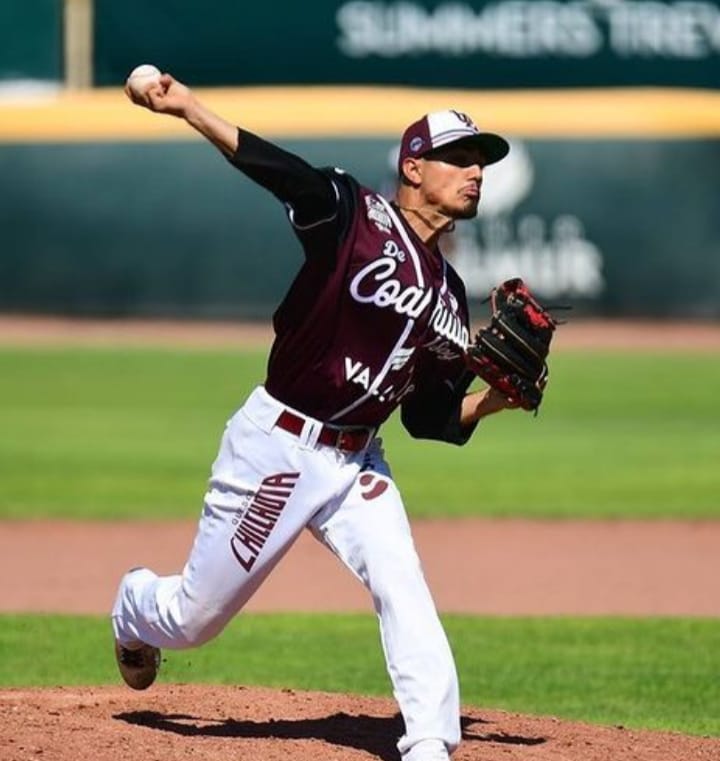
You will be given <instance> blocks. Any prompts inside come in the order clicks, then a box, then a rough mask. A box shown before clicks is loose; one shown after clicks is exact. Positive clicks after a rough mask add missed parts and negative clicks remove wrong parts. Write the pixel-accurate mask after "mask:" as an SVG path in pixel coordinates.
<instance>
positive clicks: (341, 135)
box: [0, 0, 720, 319]
mask: <svg viewBox="0 0 720 761" xmlns="http://www.w3.org/2000/svg"><path fill="white" fill-rule="evenodd" d="M718 28H720V6H719V5H718V3H716V2H683V1H679V2H653V3H651V2H643V1H641V0H636V1H632V2H621V3H608V2H600V1H599V0H598V1H597V2H583V3H579V2H515V1H514V0H513V1H508V2H472V3H469V2H466V3H456V2H452V3H450V2H419V1H418V0H413V1H412V2H372V1H369V0H367V1H366V0H343V1H341V0H321V1H320V2H315V3H313V5H312V10H308V9H306V8H304V7H301V6H298V5H296V4H294V3H280V4H270V3H268V4H264V5H262V6H253V7H252V8H250V9H248V8H245V7H244V6H243V5H241V4H238V3H234V2H229V1H228V2H221V3H215V4H214V5H213V12H212V13H205V12H203V13H198V12H197V6H196V4H195V3H188V2H181V1H180V0H160V1H158V2H153V3H147V2H143V0H127V1H126V2H123V3H121V4H118V3H114V2H110V1H109V0H97V2H95V3H91V2H90V1H89V0H67V2H65V3H62V2H59V0H37V2H34V3H32V4H30V3H26V2H22V0H7V1H6V2H4V3H3V5H2V8H1V9H0V170H1V171H2V176H3V177H4V178H5V180H6V181H4V182H3V183H1V184H0V226H1V227H2V229H3V231H4V233H3V237H2V256H1V257H0V310H2V311H5V312H7V311H14V312H45V313H60V314H74V315H114V316H117V315H151V316H152V315H154V316H199V317H231V318H235V317H249V318H258V319H264V318H267V317H268V315H269V314H270V312H271V310H272V308H273V306H274V305H275V304H276V303H277V300H278V299H279V297H280V296H281V295H282V293H283V290H284V288H285V286H286V285H287V283H288V282H289V279H290V278H291V277H292V273H293V272H294V271H295V269H296V267H297V265H298V262H299V255H300V254H299V247H298V245H297V243H296V242H295V241H294V239H293V237H292V235H291V233H290V231H289V229H288V227H287V225H286V224H284V222H283V211H282V209H281V208H279V205H278V204H277V203H276V202H275V201H273V200H272V199H271V198H268V197H266V196H265V195H264V194H261V193H257V192H256V191H255V189H254V188H253V187H251V186H250V185H249V184H248V183H246V182H243V181H242V178H241V177H240V176H238V175H237V174H236V173H234V172H233V171H231V170H230V169H229V168H226V167H224V166H223V165H222V159H220V158H219V157H218V156H215V155H213V154H212V149H211V148H209V147H208V146H207V145H206V144H204V143H203V142H201V141H200V140H198V139H196V137H195V136H194V134H192V132H191V130H189V128H187V127H185V126H184V125H181V124H179V123H177V124H173V123H169V120H163V119H159V118H157V117H153V116H151V115H149V114H147V113H143V112H140V111H139V110H138V109H132V108H129V107H128V104H127V102H126V101H125V100H124V98H123V96H122V92H121V87H122V84H123V82H124V79H125V77H126V75H127V73H128V72H129V70H130V69H132V68H133V67H134V66H135V65H136V64H137V63H140V62H154V63H155V64H157V65H158V66H159V67H160V68H161V69H164V70H168V71H171V72H173V73H174V74H175V75H176V76H177V77H178V78H179V79H181V80H183V81H185V82H187V83H188V84H190V85H191V86H193V87H197V88H207V93H204V94H205V96H206V97H207V98H208V101H209V102H210V104H211V105H212V106H213V107H216V108H217V109H218V110H220V111H221V112H222V113H223V114H224V115H226V116H227V117H228V118H230V119H234V120H236V121H237V122H238V123H242V124H243V126H246V127H248V128H249V129H254V130H257V131H258V132H260V133H261V134H263V135H266V136H268V137H271V138H273V139H276V140H278V141H279V142H281V143H282V144H283V145H284V146H286V147H288V148H289V149H290V150H294V151H297V152H299V153H300V154H301V155H304V156H306V157H307V158H308V159H309V160H310V161H313V162H316V163H318V164H321V165H338V166H341V167H343V168H345V169H347V170H348V171H351V172H353V173H355V174H356V175H357V176H358V177H359V179H361V181H363V182H365V183H366V184H368V185H370V186H374V187H383V188H387V189H388V190H389V191H391V190H392V184H393V181H394V175H393V153H394V150H396V145H397V139H398V135H399V133H400V132H401V130H402V129H403V128H404V126H406V125H407V124H408V123H409V122H410V121H412V120H414V119H415V118H417V116H418V115H419V114H421V113H424V112H426V111H428V110H432V109H434V108H444V107H457V108H462V109H464V110H466V111H468V112H469V113H471V114H472V115H473V116H474V117H475V119H476V120H477V121H478V122H479V123H480V125H481V126H482V127H484V128H487V129H491V130H495V131H499V132H501V133H503V134H506V135H508V137H509V138H510V139H511V140H512V142H513V147H514V150H513V152H512V154H511V157H510V158H509V159H508V161H507V162H505V163H504V164H503V165H502V171H499V168H495V167H493V168H491V169H490V170H489V171H488V177H487V183H486V191H485V198H484V202H483V211H482V213H481V215H480V216H479V218H478V219H477V220H475V221H473V222H468V223H465V224H462V225H459V226H458V230H457V232H456V234H455V235H454V236H451V237H449V238H448V239H447V242H446V249H447V251H448V253H449V255H451V256H452V258H453V260H454V262H455V263H456V265H457V266H458V268H459V270H460V272H461V274H462V275H463V276H464V277H465V279H466V281H467V283H468V289H469V292H470V295H471V297H472V298H473V299H478V300H479V299H482V298H484V297H485V295H486V294H487V292H488V290H489V288H490V287H491V286H492V285H493V284H495V283H496V282H498V281H499V280H500V279H502V278H504V277H506V276H509V275H512V274H516V273H517V272H522V273H523V274H524V276H525V277H526V279H527V280H528V281H529V282H530V283H531V284H532V285H533V286H534V287H535V288H536V289H537V290H538V292H539V293H540V295H541V296H543V297H546V298H551V299H553V300H556V299H557V298H560V299H562V300H563V301H567V302H568V303H571V304H573V306H574V308H575V312H574V314H575V315H577V316H583V315H595V316H612V317H617V316H634V317H643V316H644V317H690V318H706V319H708V318H709V319H716V318H718V317H720V257H718V255H717V253H718V249H719V248H720V224H719V223H718V220H719V219H720V208H719V207H720V195H719V194H718V193H717V192H716V177H717V169H718V166H720V143H719V142H718V136H720V93H718V90H717V88H718V86H719V85H720V66H718V55H719V52H720V41H719V40H720V35H718V33H717V29H718ZM9 178H12V181H11V182H10V181H7V180H8V179H9ZM158 219H162V220H165V221H166V223H165V224H161V225H160V224H158V222H157V220H158ZM170 220H178V221H179V220H182V224H168V223H167V222H168V221H170ZM698 273H703V275H702V277H703V286H704V287H703V288H702V289H698V288H697V282H698Z"/></svg>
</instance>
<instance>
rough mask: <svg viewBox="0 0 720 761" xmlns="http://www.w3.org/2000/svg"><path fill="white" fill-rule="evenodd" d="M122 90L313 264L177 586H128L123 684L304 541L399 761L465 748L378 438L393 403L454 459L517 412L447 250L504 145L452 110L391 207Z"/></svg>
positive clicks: (425, 132)
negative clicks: (344, 605) (341, 596)
mask: <svg viewBox="0 0 720 761" xmlns="http://www.w3.org/2000/svg"><path fill="white" fill-rule="evenodd" d="M126 92H127V94H128V96H129V97H130V98H131V100H132V101H133V102H134V103H136V104H137V105H140V106H143V107H145V108H147V109H149V110H151V111H154V112H157V113H159V114H169V115H173V116H176V117H179V118H181V119H184V120H185V121H186V122H187V123H188V124H189V125H190V126H191V127H193V128H194V129H195V130H197V131H198V132H199V133H200V134H201V135H202V136H204V137H205V138H206V139H207V140H208V141H210V142H211V143H212V144H214V145H215V146H216V147H217V148H218V149H219V150H220V151H221V152H222V153H223V154H224V155H225V157H226V158H227V160H228V161H229V163H230V164H231V165H232V166H234V167H235V168H236V169H238V170H240V172H242V174H244V175H245V176H246V177H248V178H249V179H250V180H251V181H253V182H255V183H256V184H258V185H260V186H261V187H263V188H265V189H266V190H267V191H269V192H270V193H272V194H273V195H274V196H275V197H276V198H277V199H278V200H279V201H280V202H281V203H282V204H284V206H285V209H286V211H287V218H288V222H289V224H290V225H291V226H292V230H293V232H294V233H295V235H296V237H297V239H298V241H299V243H300V246H301V247H302V251H303V253H304V258H303V261H302V266H301V267H300V269H299V272H298V274H297V276H296V278H295V280H294V282H293V283H292V285H291V286H290V288H289V291H288V292H287V295H286V296H285V298H284V300H283V301H282V303H281V304H280V305H279V307H278V308H277V311H276V312H275V314H274V317H273V326H274V330H275V340H274V343H273V345H272V349H271V352H270V356H269V361H268V366H267V375H266V377H265V379H264V382H263V383H262V384H261V385H258V386H257V388H256V389H255V390H254V391H253V392H252V393H251V394H250V396H249V397H248V398H247V399H246V400H245V402H244V404H243V405H242V406H241V407H240V409H239V410H238V411H237V412H236V413H235V414H234V415H233V416H232V417H231V418H230V420H229V421H228V423H227V426H226V428H225V431H224V434H223V437H222V441H221V443H220V448H219V452H218V455H217V459H216V460H215V462H214V464H213V466H212V472H211V475H210V479H209V484H208V488H207V493H206V494H205V499H204V507H203V511H202V516H201V518H200V522H199V526H198V532H197V536H196V539H195V542H194V545H193V548H192V551H191V553H190V556H189V558H188V561H187V563H186V565H185V567H184V569H183V571H182V573H180V574H178V575H174V576H166V577H159V576H157V575H156V574H155V573H153V572H152V571H151V570H149V569H147V568H139V569H134V570H132V571H130V572H129V573H127V574H126V575H125V576H124V577H123V579H122V581H121V584H120V587H119V590H118V593H117V598H116V601H115V605H114V608H113V611H112V623H113V628H114V634H115V640H116V642H115V652H116V657H117V660H118V665H119V668H120V672H121V674H122V676H123V678H124V679H125V681H126V682H127V684H128V685H129V686H131V687H133V688H135V689H145V688H146V687H148V686H149V685H150V684H151V683H152V682H153V681H154V679H155V676H156V674H157V670H158V667H159V664H160V649H161V648H170V649H173V648H189V647H195V646H198V645H201V644H202V643H204V642H207V641H208V640H209V639H211V638H212V637H215V636H216V635H217V634H218V633H219V632H220V631H221V630H222V629H223V627H224V626H225V625H226V624H227V623H228V622H229V621H230V620H231V619H232V618H233V616H235V615H236V614H237V613H238V612H239V611H240V610H241V609H242V608H243V606H244V605H245V603H246V602H247V601H248V600H249V599H250V597H251V596H252V595H253V593H254V592H255V591H256V590H257V589H258V587H259V586H260V585H261V584H262V583H263V581H264V579H265V578H266V577H267V575H268V574H269V573H270V572H271V571H272V569H273V568H274V567H275V565H276V564H277V563H278V562H279V561H280V560H281V559H282V557H283V555H284V554H285V553H286V552H287V550H288V549H289V548H290V547H291V545H292V544H293V542H294V541H295V539H296V538H297V537H298V535H299V534H300V532H301V531H303V529H305V528H309V529H310V531H312V533H313V534H314V536H315V537H316V538H317V539H318V540H319V541H320V542H321V543H322V544H323V545H325V546H326V547H327V548H328V549H329V550H331V551H332V552H333V553H335V555H336V556H337V557H338V558H339V559H340V561H341V562H342V563H344V564H345V565H346V566H347V568H348V569H349V570H350V571H351V572H352V573H353V574H354V575H355V576H356V577H357V578H358V579H359V580H360V581H361V582H362V583H363V584H364V585H365V586H366V587H367V589H368V591H369V593H370V595H371V596H372V601H373V604H374V607H375V610H376V612H377V616H378V619H379V625H380V634H381V639H382V646H383V651H384V655H385V659H386V663H387V669H388V672H389V675H390V679H391V681H392V685H393V692H394V696H395V698H396V700H397V702H398V705H399V707H400V711H401V712H402V716H403V718H404V722H405V732H404V734H403V736H402V737H401V738H400V740H399V742H398V750H399V752H400V754H401V757H402V759H404V761H443V760H444V761H447V759H448V758H449V755H450V754H451V753H452V752H453V750H454V749H455V748H456V747H457V746H458V744H459V742H460V720H459V712H460V701H459V695H458V680H457V676H456V670H455V665H454V661H453V656H452V653H451V651H450V648H449V646H448V642H447V639H446V636H445V633H444V631H443V627H442V625H441V622H440V620H439V617H438V615H437V613H436V609H435V606H434V603H433V600H432V598H431V595H430V592H429V590H428V587H427V585H426V582H425V579H424V577H423V572H422V569H421V565H420V562H419V560H418V556H417V554H416V551H415V547H414V545H413V539H412V536H411V532H410V527H409V524H408V519H407V517H406V513H405V509H404V506H403V502H402V498H401V496H400V493H399V491H398V488H397V486H396V484H395V482H394V480H393V477H392V475H391V472H390V469H389V467H388V464H387V462H386V460H385V456H384V453H383V450H382V448H381V441H380V439H379V438H378V431H379V429H380V427H381V426H382V424H383V422H384V421H385V420H386V419H387V418H388V416H389V415H390V414H391V413H392V412H393V410H395V409H396V408H397V407H398V406H399V407H400V408H401V414H402V422H403V424H404V426H405V428H406V429H407V431H408V432H409V433H410V435H411V436H414V437H419V438H428V439H436V440H440V441H445V442H449V443H452V444H464V443H465V442H467V441H468V439H469V438H470V436H471V435H472V433H473V431H474V429H475V427H476V425H477V423H478V421H479V420H480V419H481V418H482V417H484V416H486V415H489V414H491V413H495V412H497V411H499V410H502V409H504V408H507V407H524V406H525V405H523V404H522V403H521V400H520V399H518V398H514V396H513V390H512V385H508V383H509V381H508V380H507V378H506V377H503V380H504V382H505V385H504V386H501V387H500V390H499V389H498V388H495V387H494V386H493V385H489V386H487V387H485V388H483V390H480V391H469V387H470V384H471V382H472V381H473V379H474V378H475V377H476V375H477V374H478V372H477V370H478V361H479V360H478V352H477V351H475V352H472V353H471V352H469V351H468V349H469V347H471V346H473V340H472V338H471V336H470V334H469V315H468V305H467V301H466V296H465V290H464V287H463V283H462V281H461V279H460V277H459V276H458V274H457V273H456V272H455V270H454V269H453V268H452V267H451V266H450V264H449V263H448V262H447V261H446V260H445V259H444V257H443V255H442V253H441V251H440V249H439V247H438V241H439V239H440V236H441V234H442V233H443V232H445V231H447V230H448V229H450V228H452V226H453V223H454V222H455V220H458V219H467V218H470V217H473V216H475V214H476V213H477V208H478V203H479V201H480V194H481V187H482V180H483V169H484V167H485V166H487V165H488V164H491V163H494V162H496V161H499V160H500V159H502V158H503V157H504V156H505V155H506V154H507V152H508V150H509V146H508V143H507V142H506V141H505V140H504V139H503V138H502V137H500V136H498V135H495V134H492V133H489V132H482V131H480V130H479V129H478V127H477V126H476V125H475V124H474V122H473V121H472V120H471V119H470V117H468V116H467V115H465V114H463V113H460V112H458V111H452V110H448V111H441V112H437V113H431V114H428V115H426V116H424V117H422V118H421V119H419V120H418V121H416V122H415V123H413V124H411V125H410V126H409V127H408V128H407V130H406V131H405V133H404V134H403V136H402V143H401V148H400V155H399V161H398V190H397V196H396V198H395V199H394V200H390V199H388V198H384V197H383V196H382V195H380V194H378V193H377V192H375V191H373V190H371V189H369V188H366V187H364V186H363V185H362V184H360V183H359V182H358V181H357V180H356V179H355V178H354V177H352V176H350V175H349V174H346V173H345V172H343V171H341V170H339V169H332V168H316V167H314V166H310V165H309V164H308V163H306V162H305V161H304V160H303V159H301V158H299V157H298V156H296V155H293V154H291V153H288V152H286V151H285V150H283V149H282V148H280V147H278V146H276V145H274V144H272V143H270V142H267V141H266V140H264V139H262V138H261V137H258V136H256V135H254V134H252V133H250V132H248V131H246V130H245V129H242V128H238V127H236V126H234V125H232V124H230V123H228V122H227V121H225V120H224V119H222V118H221V117H219V116H218V115H216V114H214V113H212V112H211V111H210V110H208V109H207V108H206V107H205V106H204V105H203V104H202V103H201V102H200V101H199V100H198V98H197V97H196V96H195V95H194V94H193V93H192V91H191V90H189V89H188V88H187V87H186V86H185V85H183V84H182V83H180V82H178V81H177V80H175V79H174V78H173V77H172V76H170V75H169V74H163V75H162V76H161V77H159V79H158V80H157V81H155V82H153V84H152V85H151V86H150V87H149V88H148V89H147V90H145V91H144V92H137V88H135V89H132V90H131V89H130V88H128V89H127V90H126ZM483 366H484V365H483ZM496 374H497V372H496ZM544 382H545V378H543V379H542V384H536V386H537V388H536V391H537V390H538V389H540V386H541V385H544ZM495 385H498V384H495ZM540 393H541V391H540ZM525 408H527V407H525Z"/></svg>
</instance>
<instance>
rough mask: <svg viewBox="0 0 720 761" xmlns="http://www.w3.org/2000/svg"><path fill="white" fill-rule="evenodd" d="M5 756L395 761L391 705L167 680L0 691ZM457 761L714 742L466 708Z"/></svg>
mask: <svg viewBox="0 0 720 761" xmlns="http://www.w3.org/2000/svg"><path fill="white" fill-rule="evenodd" d="M0 716H1V719H0V758H2V759H3V760H4V761H27V759H43V761H118V759H139V760H141V761H155V760H156V759H157V761H175V760H176V759H177V760H178V761H179V760H180V759H183V760H184V759H193V761H227V760H228V759H252V760H253V761H256V760H262V761H310V760H313V761H314V759H332V761H361V759H366V760H367V759H382V761H396V759H397V751H396V749H395V743H396V742H397V738H398V737H399V735H400V734H401V733H402V722H401V720H400V718H399V716H398V715H397V712H396V708H395V704H394V703H393V702H392V701H390V700H384V699H378V698H362V697H356V696H350V695H336V694H329V693H319V692H300V691H296V690H270V689H260V688H249V687H197V686H189V685H163V686H156V687H153V688H152V689H151V690H149V691H148V692H143V693H133V692H131V691H129V690H127V689H125V688H116V687H113V688H69V687H66V688H59V689H55V690H27V689H24V690H4V691H1V692H0ZM462 723H463V737H464V741H463V744H462V746H461V747H460V750H458V752H457V753H456V754H455V756H454V757H453V758H454V761H512V760H513V759H523V761H550V760H551V759H552V761H569V760H570V759H572V761H670V760H675V761H716V760H717V759H718V758H720V740H719V739H709V738H700V737H686V736H683V735H678V734H673V733H668V732H649V731H634V730H628V729H624V728H622V727H599V726H592V725H587V724H580V723H574V722H565V721H559V720H558V719H555V718H552V717H530V716H521V715H518V714H512V713H506V712H503V711H491V710H484V709H479V708H478V709H476V708H466V709H465V710H464V711H463V718H462Z"/></svg>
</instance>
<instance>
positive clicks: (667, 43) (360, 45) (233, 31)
mask: <svg viewBox="0 0 720 761" xmlns="http://www.w3.org/2000/svg"><path fill="white" fill-rule="evenodd" d="M139 18H142V23H138V22H137V20H138V19H139ZM94 49H95V81H96V84H99V85H117V84H118V83H120V82H122V81H123V80H124V79H125V77H126V76H127V73H128V72H129V71H130V70H131V69H132V68H133V67H134V66H136V65H137V64H138V63H155V64H156V65H158V66H159V67H160V68H162V69H164V70H168V71H172V72H174V73H175V74H176V75H177V76H178V77H179V78H181V79H184V80H185V81H188V82H191V83H192V84H194V85H195V86H198V85H210V86H212V85H246V84H250V85H272V84H395V85H406V86H413V87H419V86H424V87H453V88H471V89H490V88H503V89H507V88H527V87H533V88H534V87H553V88H554V87H596V86H598V87H607V86H652V85H656V86H673V87H705V88H717V87H720V2H718V0H715V1H712V0H623V1H622V2H621V1H620V0H565V1H564V2H560V1H559V0H490V1H487V0H486V1H485V2H483V1H482V0H434V1H428V0H389V1H385V2H381V1H380V0H315V1H314V2H313V3H291V2H275V3H255V4H246V3H238V2H234V1H233V0H222V1H220V2H215V3H213V4H212V12H208V9H207V6H206V5H203V4H201V3H188V2H186V1H185V0H154V2H152V3H148V2H146V0H124V2H122V3H117V2H114V0H96V3H95V45H94Z"/></svg>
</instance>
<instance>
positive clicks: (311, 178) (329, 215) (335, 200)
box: [229, 128, 355, 255]
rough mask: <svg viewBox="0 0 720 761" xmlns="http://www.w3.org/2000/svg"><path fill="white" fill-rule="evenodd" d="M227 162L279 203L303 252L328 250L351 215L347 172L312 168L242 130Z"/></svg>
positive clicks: (342, 234)
mask: <svg viewBox="0 0 720 761" xmlns="http://www.w3.org/2000/svg"><path fill="white" fill-rule="evenodd" d="M229 161H230V163H231V164H232V165H233V166H234V167H235V168H237V169H239V170H240V171H241V172H242V173H243V174H244V175H245V176H247V177H248V178H250V179H251V180H253V182H256V183H257V184H258V185H260V186H262V187H264V188H265V189H266V190H268V191H270V192H271V193H272V194H273V195H274V196H275V197H276V198H277V199H278V200H280V201H281V202H282V203H283V204H284V205H285V208H286V210H287V214H288V218H289V220H290V223H291V224H292V226H293V229H294V231H295V234H296V235H297V237H298V238H299V239H300V242H301V243H302V244H303V247H304V248H305V251H306V254H308V255H312V254H314V253H318V254H320V253H334V251H335V249H336V247H337V243H338V241H339V240H341V239H342V238H343V237H344V235H345V233H346V231H347V228H348V226H349V224H350V221H351V219H352V213H353V208H354V195H355V192H354V187H353V182H352V180H351V178H350V177H349V175H346V174H344V173H343V172H341V171H340V170H337V169H329V168H322V169H321V168H317V167H314V166H312V165H311V164H308V163H307V161H305V160H304V159H303V158H301V157H300V156H297V155H295V154H294V153H290V152H289V151H286V150H284V149H283V148H280V147H279V146H277V145H275V144H274V143H271V142H269V141H267V140H263V139H262V138H260V137H258V136H257V135H255V134H253V133H252V132H248V131H247V130H244V129H242V128H238V148H237V150H236V151H235V153H234V154H233V156H231V157H230V159H229Z"/></svg>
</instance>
